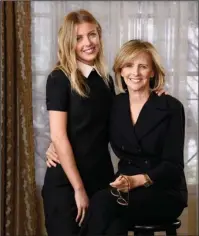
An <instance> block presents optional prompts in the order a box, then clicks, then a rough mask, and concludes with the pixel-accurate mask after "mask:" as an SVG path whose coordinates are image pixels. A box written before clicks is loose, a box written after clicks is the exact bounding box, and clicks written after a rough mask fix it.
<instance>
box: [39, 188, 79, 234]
mask: <svg viewBox="0 0 199 236" xmlns="http://www.w3.org/2000/svg"><path fill="white" fill-rule="evenodd" d="M42 197H43V205H44V214H45V225H46V230H47V233H48V236H58V235H59V236H66V235H67V236H74V235H77V234H78V232H79V227H78V224H77V223H76V222H75V218H76V214H77V208H76V203H75V199H74V193H73V189H72V187H71V186H70V185H65V186H59V187H52V188H43V189H42Z"/></svg>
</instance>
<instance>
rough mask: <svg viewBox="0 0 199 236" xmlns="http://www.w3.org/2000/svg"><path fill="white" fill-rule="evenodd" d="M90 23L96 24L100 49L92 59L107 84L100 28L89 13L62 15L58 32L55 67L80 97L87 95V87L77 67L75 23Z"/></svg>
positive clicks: (83, 11)
mask: <svg viewBox="0 0 199 236" xmlns="http://www.w3.org/2000/svg"><path fill="white" fill-rule="evenodd" d="M85 22H87V23H91V24H95V25H96V29H97V32H98V34H99V39H100V50H99V53H98V55H97V57H96V59H95V61H94V64H95V66H96V67H97V70H98V71H99V73H100V75H101V76H102V78H103V80H104V82H105V83H106V84H107V86H108V81H109V76H108V70H107V68H106V66H105V59H104V52H103V43H102V29H101V26H100V24H99V23H98V21H97V20H96V19H95V18H94V17H93V15H92V14H91V13H89V12H88V11H86V10H83V9H81V10H78V11H73V12H70V13H69V14H68V15H66V16H65V17H64V21H63V24H62V26H61V27H60V29H59V33H58V62H57V65H56V67H55V69H61V70H62V71H63V72H64V73H65V74H66V76H67V77H68V79H69V80H70V83H71V89H72V90H74V91H75V92H77V93H78V94H79V95H80V96H82V97H88V95H87V94H88V92H89V87H88V86H87V84H86V81H85V79H84V77H83V75H82V73H81V72H80V70H78V67H77V59H76V53H75V47H76V43H77V39H76V31H75V28H76V25H77V24H81V23H85Z"/></svg>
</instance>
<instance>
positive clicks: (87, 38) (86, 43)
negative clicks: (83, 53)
mask: <svg viewBox="0 0 199 236" xmlns="http://www.w3.org/2000/svg"><path fill="white" fill-rule="evenodd" d="M84 45H86V46H90V45H91V40H90V39H89V37H87V36H86V37H85V38H84Z"/></svg>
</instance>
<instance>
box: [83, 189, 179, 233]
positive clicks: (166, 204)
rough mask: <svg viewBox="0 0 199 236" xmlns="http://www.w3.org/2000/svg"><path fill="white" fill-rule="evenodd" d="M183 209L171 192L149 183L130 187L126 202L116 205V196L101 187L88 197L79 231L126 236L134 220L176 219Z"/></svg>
mask: <svg viewBox="0 0 199 236" xmlns="http://www.w3.org/2000/svg"><path fill="white" fill-rule="evenodd" d="M125 195H126V194H124V197H125V198H127V196H125ZM183 209H184V207H183V204H182V203H181V202H179V201H177V200H176V199H175V198H174V197H173V196H170V195H168V194H167V193H166V192H163V191H158V190H157V189H155V188H154V187H152V186H151V187H149V188H145V187H141V188H137V189H135V190H131V191H130V193H129V205H128V206H122V205H119V204H118V203H117V197H115V196H113V195H112V194H111V193H110V189H105V190H102V191H99V192H98V193H96V194H95V195H94V196H93V198H92V199H91V201H90V206H89V210H88V212H87V215H86V218H85V221H84V223H83V226H82V229H81V232H80V235H81V236H88V235H89V236H95V235H96V236H100V235H108V236H113V235H114V236H115V235H120V236H121V235H122V236H123V235H125V236H126V235H127V234H128V228H129V226H130V225H132V224H134V223H145V222H147V223H154V222H156V223H158V222H167V221H170V220H174V219H176V218H177V217H178V216H179V215H180V214H181V213H182V211H183Z"/></svg>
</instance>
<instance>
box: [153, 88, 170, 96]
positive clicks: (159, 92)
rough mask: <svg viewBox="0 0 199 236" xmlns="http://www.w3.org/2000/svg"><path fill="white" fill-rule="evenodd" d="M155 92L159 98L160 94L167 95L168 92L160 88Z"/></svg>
mask: <svg viewBox="0 0 199 236" xmlns="http://www.w3.org/2000/svg"><path fill="white" fill-rule="evenodd" d="M155 92H156V93H157V95H158V96H161V95H162V94H166V95H167V94H168V92H166V91H165V90H164V89H163V88H160V89H158V90H155Z"/></svg>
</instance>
